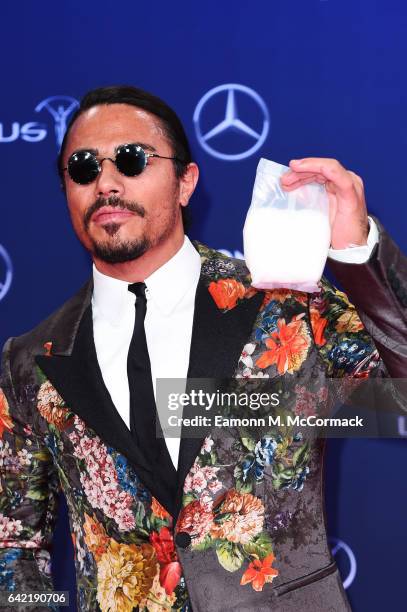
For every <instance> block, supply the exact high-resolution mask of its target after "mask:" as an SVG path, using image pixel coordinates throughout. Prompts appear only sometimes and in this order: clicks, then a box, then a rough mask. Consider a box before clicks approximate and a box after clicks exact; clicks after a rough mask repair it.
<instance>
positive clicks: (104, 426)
mask: <svg viewBox="0 0 407 612" xmlns="http://www.w3.org/2000/svg"><path fill="white" fill-rule="evenodd" d="M91 295H92V284H91V283H90V284H89V285H88V287H87V291H85V292H84V293H82V297H83V301H82V304H81V307H80V306H79V304H77V303H76V302H75V304H72V303H71V302H72V301H71V302H70V303H68V305H67V312H66V313H65V315H66V316H65V317H64V316H62V317H61V318H60V325H57V326H55V328H54V329H53V334H52V335H51V336H50V337H49V340H50V341H52V353H51V356H44V355H37V356H36V358H35V360H36V363H37V364H38V366H39V367H40V368H41V370H42V371H43V372H44V373H45V374H46V376H47V377H48V378H49V380H50V381H51V383H52V384H53V385H54V387H55V389H56V390H57V391H58V393H59V394H60V395H61V397H62V398H63V399H64V401H65V403H66V405H67V407H69V409H71V410H72V412H74V413H75V414H77V415H78V416H79V417H80V418H81V419H82V420H83V421H84V422H85V424H86V426H88V427H90V428H91V429H93V431H95V433H96V434H97V435H98V436H99V437H100V438H101V440H102V442H103V443H104V444H106V445H107V446H111V447H113V448H114V449H115V450H117V451H119V452H120V453H122V454H123V455H124V456H125V457H127V459H128V460H129V461H130V462H131V463H132V465H133V466H134V468H135V470H136V473H137V475H138V477H139V478H140V480H141V482H142V483H143V485H144V486H145V487H146V488H147V489H148V490H149V491H150V492H151V493H152V495H154V497H156V498H157V499H158V500H159V501H160V503H161V504H162V505H163V506H164V507H165V508H167V510H168V511H170V512H171V511H173V496H171V494H170V491H169V490H168V488H167V486H166V482H165V479H160V478H157V474H154V473H153V467H152V466H151V465H149V464H148V463H147V461H146V458H145V455H144V454H143V452H142V451H141V450H140V449H139V448H138V447H137V445H136V444H135V442H134V439H133V437H132V435H131V433H130V430H129V429H128V427H127V426H126V424H125V423H124V421H123V420H122V418H121V417H120V415H119V413H118V411H117V409H116V407H115V405H114V404H113V401H112V399H111V396H110V394H109V392H108V390H107V388H106V385H105V384H104V381H103V377H102V374H101V371H100V368H99V364H98V361H97V355H96V349H95V344H94V339H93V321H92V307H91V303H90V300H91ZM69 306H71V307H69Z"/></svg>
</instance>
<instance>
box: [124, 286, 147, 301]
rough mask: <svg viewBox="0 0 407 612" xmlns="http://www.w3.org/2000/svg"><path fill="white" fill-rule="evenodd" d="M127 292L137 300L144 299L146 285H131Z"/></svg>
mask: <svg viewBox="0 0 407 612" xmlns="http://www.w3.org/2000/svg"><path fill="white" fill-rule="evenodd" d="M128 290H129V291H131V293H134V295H135V296H136V297H137V298H143V299H146V284H145V283H132V284H131V285H129V286H128Z"/></svg>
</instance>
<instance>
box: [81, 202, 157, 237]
mask: <svg viewBox="0 0 407 612" xmlns="http://www.w3.org/2000/svg"><path fill="white" fill-rule="evenodd" d="M104 206H111V207H112V208H121V209H122V210H129V211H130V212H133V213H135V214H136V215H139V217H145V215H146V209H145V208H144V206H142V205H141V204H139V203H138V202H128V201H127V200H122V199H121V198H119V197H118V196H111V197H110V198H98V199H97V200H95V201H94V202H93V204H91V205H90V206H89V208H88V209H87V211H86V213H85V215H84V218H83V220H84V225H85V228H86V229H87V228H88V227H89V223H90V220H91V217H92V215H94V214H95V212H97V211H98V210H100V209H101V208H103V207H104Z"/></svg>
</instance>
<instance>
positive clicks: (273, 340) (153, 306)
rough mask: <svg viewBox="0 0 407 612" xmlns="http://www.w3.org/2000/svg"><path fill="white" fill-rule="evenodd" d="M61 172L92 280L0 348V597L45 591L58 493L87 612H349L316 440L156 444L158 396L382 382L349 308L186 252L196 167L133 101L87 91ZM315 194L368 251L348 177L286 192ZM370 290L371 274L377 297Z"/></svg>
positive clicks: (159, 108)
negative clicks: (257, 384)
mask: <svg viewBox="0 0 407 612" xmlns="http://www.w3.org/2000/svg"><path fill="white" fill-rule="evenodd" d="M59 168H60V172H61V177H62V181H63V185H64V188H65V190H66V195H67V201H68V206H69V211H70V215H71V219H72V223H73V226H74V229H75V232H76V234H77V235H78V237H79V239H80V241H81V242H82V244H83V245H84V246H85V247H86V248H87V249H88V250H89V251H90V253H91V255H92V259H93V262H94V268H93V280H91V281H89V283H87V284H86V286H85V287H84V288H83V289H81V291H80V292H79V293H78V294H77V295H76V296H74V297H73V298H72V299H71V300H70V301H69V302H67V303H66V304H65V305H64V306H62V308H61V309H60V310H58V311H57V312H56V313H55V314H54V315H52V316H51V317H49V318H48V319H47V320H46V321H44V322H43V323H41V324H40V325H39V326H38V327H37V328H36V329H35V330H33V331H32V332H30V333H29V334H26V335H25V336H22V337H20V338H15V339H11V340H9V341H8V343H7V344H6V346H5V349H4V353H3V368H2V388H3V394H2V395H1V396H0V397H1V403H0V410H1V413H0V414H1V423H2V427H1V435H2V441H1V443H2V446H1V457H2V463H1V466H2V480H1V485H2V492H1V515H0V520H1V534H2V542H1V546H2V551H1V553H2V559H1V562H2V564H3V565H2V567H3V570H4V571H3V578H2V583H1V585H2V589H4V590H16V591H30V590H37V591H38V590H44V591H49V590H52V586H51V582H50V579H49V574H48V571H49V568H48V563H47V562H48V558H49V554H48V550H49V547H50V542H51V537H52V530H53V525H54V521H55V513H56V506H55V500H56V496H57V493H58V488H59V487H60V486H61V487H62V489H63V491H64V493H65V496H66V499H67V503H68V507H69V514H70V524H71V530H72V537H73V541H74V546H75V563H76V570H77V587H78V609H80V610H99V609H100V610H102V611H107V610H112V611H117V612H126V611H131V610H133V609H139V610H149V611H151V610H154V611H158V610H184V611H187V610H191V609H193V610H194V611H195V612H197V611H208V612H217V611H219V612H220V611H222V612H223V611H224V610H229V609H230V610H242V611H252V610H259V611H266V610H278V611H283V610H284V612H289V611H291V610H299V609H304V610H313V611H318V610H320V611H321V612H322V611H326V610H328V609H332V610H349V604H348V603H347V600H346V596H345V594H344V590H343V588H342V584H341V580H340V577H339V574H338V570H337V568H336V565H335V563H334V561H333V560H332V557H331V554H330V551H329V547H328V545H327V541H326V534H325V526H324V515H323V512H324V511H323V499H322V496H321V479H322V451H323V445H322V443H321V442H320V441H318V442H315V443H314V444H313V445H312V447H309V446H307V444H304V443H303V440H302V439H301V436H293V437H291V438H290V437H287V436H286V437H284V436H283V437H276V438H275V439H274V438H272V437H267V438H260V439H259V440H257V439H249V438H241V437H239V436H237V437H236V438H234V439H233V438H230V437H222V435H221V434H219V433H218V432H216V431H214V430H213V429H212V430H209V431H208V432H206V435H205V436H204V437H203V438H202V439H187V438H183V439H182V441H181V443H180V444H179V441H174V440H166V441H164V440H163V439H157V438H156V436H155V429H154V420H155V406H154V394H153V385H152V381H153V380H155V379H157V378H185V377H186V376H187V374H188V377H190V378H194V377H195V378H199V377H202V378H214V377H216V378H236V380H241V378H242V377H246V378H247V377H251V376H253V377H263V378H264V377H267V376H269V377H270V378H271V377H281V378H282V379H284V380H285V379H287V380H289V379H290V377H293V375H300V374H301V380H302V381H307V380H310V379H311V378H318V379H319V380H320V381H322V382H323V381H324V380H325V379H326V378H327V377H330V376H335V377H341V376H354V375H358V376H365V375H376V374H377V373H378V372H382V371H383V370H384V365H383V362H382V361H381V360H380V358H379V356H378V353H377V350H376V348H375V346H374V344H373V341H372V339H371V337H370V336H369V334H368V333H367V332H366V330H365V329H364V327H363V325H362V324H361V322H360V320H359V318H358V316H357V314H356V312H355V310H354V308H353V307H352V306H351V305H350V304H349V302H348V300H347V299H346V296H344V294H342V293H340V292H338V291H337V290H335V288H333V287H332V286H331V285H330V284H329V283H328V282H327V281H326V280H323V281H322V283H321V289H322V290H321V293H316V294H311V295H307V294H304V293H299V292H290V291H265V292H263V291H258V290H254V289H253V288H251V287H250V277H249V274H248V271H247V269H246V267H245V265H244V263H243V262H241V261H239V260H233V259H230V258H227V257H224V256H223V255H221V254H219V253H217V252H215V251H213V250H211V249H209V248H207V247H205V246H203V245H200V244H196V245H192V244H191V242H190V241H189V240H188V238H187V237H186V236H185V235H184V230H183V215H182V211H183V210H184V208H185V207H186V205H187V204H188V202H189V199H190V197H191V195H192V193H193V191H194V188H195V185H196V183H197V180H198V168H197V166H196V164H195V163H193V162H192V160H191V156H190V151H189V147H188V143H187V140H186V137H185V134H184V131H183V128H182V126H181V124H180V122H179V120H178V118H177V117H176V115H175V114H174V113H173V111H172V110H171V109H169V108H168V107H167V105H166V104H164V103H163V102H162V101H161V100H159V99H157V98H155V97H154V96H151V95H150V94H148V93H146V92H143V91H141V90H137V89H134V88H130V87H112V88H104V89H100V90H95V91H93V92H90V93H89V94H87V96H85V98H84V99H83V100H82V103H81V107H80V109H79V111H78V113H77V114H76V115H75V116H74V117H73V119H72V121H71V124H70V126H69V127H68V130H67V133H66V136H65V139H64V142H63V145H62V148H61V154H60V160H59ZM311 180H317V181H320V182H324V183H326V185H327V190H328V192H329V194H330V198H331V200H332V210H333V219H332V228H333V231H332V246H333V247H334V248H336V249H338V250H339V251H340V252H342V251H343V249H346V248H347V246H348V245H349V244H354V245H361V246H363V245H364V244H365V243H366V240H367V235H368V219H367V213H366V207H365V203H364V196H363V187H362V184H361V180H360V179H359V178H358V177H357V176H356V175H354V174H352V173H350V172H348V171H346V170H345V169H344V168H342V166H340V164H339V163H338V162H336V161H335V160H318V159H308V160H302V161H301V160H300V161H297V162H292V164H291V172H290V173H288V174H287V175H286V176H285V177H284V179H283V183H284V186H285V188H287V189H293V188H295V187H296V186H297V185H298V184H299V183H302V182H304V181H311ZM373 226H374V222H372V227H373ZM385 240H387V238H385ZM382 241H383V239H382V238H381V239H380V241H379V249H380V248H382V245H383V242H382ZM386 245H387V248H388V250H387V251H386V254H385V255H384V256H385V257H390V256H391V255H389V253H390V252H393V250H392V249H393V247H392V245H391V243H390V242H387V243H386ZM376 248H377V247H376ZM342 255H343V253H342ZM347 265H349V264H339V263H338V264H337V266H338V269H339V270H340V269H342V268H341V266H345V267H346V266H347ZM369 265H370V263H369V262H368V263H365V264H362V265H361V269H362V276H363V270H365V266H369ZM357 267H358V266H357V265H351V266H350V268H351V272H350V275H351V276H352V275H354V277H355V281H354V282H353V284H352V287H353V286H354V285H356V289H355V291H356V290H357V285H358V282H359V281H360V277H359V276H358V275H357V273H356V272H354V268H357ZM406 277H407V275H404V276H403V278H406ZM346 278H347V275H346V274H344V275H343V282H344V284H346ZM382 280H383V279H382V278H380V277H379V275H378V274H375V272H374V271H372V272H371V273H370V283H371V285H370V286H372V287H373V288H374V289H375V290H376V289H377V288H378V283H379V282H380V283H381V282H382ZM361 282H362V281H361ZM375 283H377V284H375ZM379 288H380V292H381V293H380V299H386V300H387V299H388V300H389V302H388V303H389V304H390V306H391V312H392V313H393V315H392V316H394V317H396V316H398V315H399V310H397V308H400V307H399V306H398V307H396V306H395V305H394V304H393V301H395V300H396V298H395V297H394V296H393V294H392V293H391V291H392V290H391V287H390V286H387V285H386V287H379ZM389 296H390V297H389ZM359 297H360V299H361V304H362V307H365V304H366V302H365V300H363V296H359ZM374 297H375V296H374V295H372V296H371V300H372V302H373V301H374ZM379 305H380V304H379ZM403 313H404V311H403ZM376 315H377V316H376ZM390 316H391V313H390V312H389V313H388V315H386V317H387V318H389V317H390ZM366 319H367V320H368V321H370V322H371V327H372V334H373V335H374V332H376V331H377V336H378V339H379V341H380V342H381V343H382V346H384V347H385V348H386V350H387V355H388V356H389V359H388V363H389V364H390V373H392V371H391V366H392V365H393V364H395V371H396V370H397V375H400V372H401V359H398V357H397V341H398V338H395V339H394V341H393V336H392V329H391V326H390V325H389V326H388V327H389V329H387V327H386V329H385V331H384V333H382V332H381V327H380V325H381V319H380V314H378V313H377V312H376V313H375V312H374V309H373V308H372V309H371V311H369V312H368V313H367V315H366ZM376 326H377V327H376ZM399 331H400V330H399ZM400 334H401V335H403V332H402V331H400ZM404 337H405V336H404ZM403 350H404V349H402V350H401V351H400V353H402V351H403ZM397 368H399V369H397ZM176 466H177V469H176Z"/></svg>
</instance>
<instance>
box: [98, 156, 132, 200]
mask: <svg viewBox="0 0 407 612" xmlns="http://www.w3.org/2000/svg"><path fill="white" fill-rule="evenodd" d="M100 166H101V170H100V172H99V174H98V177H97V179H96V181H95V192H96V195H97V197H103V198H108V197H110V196H112V195H116V196H122V195H123V193H124V178H125V177H124V176H123V175H122V174H120V172H119V171H118V169H117V168H116V166H115V164H114V162H113V161H112V160H111V159H110V158H105V159H102V160H101V162H100Z"/></svg>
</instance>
